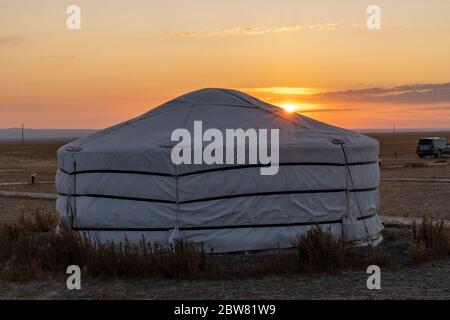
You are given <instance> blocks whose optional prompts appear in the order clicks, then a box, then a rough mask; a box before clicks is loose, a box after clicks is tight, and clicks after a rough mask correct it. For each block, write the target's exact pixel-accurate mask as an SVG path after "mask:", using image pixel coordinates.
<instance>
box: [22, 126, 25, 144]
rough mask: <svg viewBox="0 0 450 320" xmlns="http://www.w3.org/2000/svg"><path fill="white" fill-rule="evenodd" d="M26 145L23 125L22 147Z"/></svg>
mask: <svg viewBox="0 0 450 320" xmlns="http://www.w3.org/2000/svg"><path fill="white" fill-rule="evenodd" d="M24 144H25V134H24V126H23V123H22V145H24Z"/></svg>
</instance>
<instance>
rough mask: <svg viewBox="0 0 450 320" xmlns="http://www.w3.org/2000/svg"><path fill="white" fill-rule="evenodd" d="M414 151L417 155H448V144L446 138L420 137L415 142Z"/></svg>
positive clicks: (449, 153) (449, 145)
mask: <svg viewBox="0 0 450 320" xmlns="http://www.w3.org/2000/svg"><path fill="white" fill-rule="evenodd" d="M416 153H417V155H418V156H419V157H421V158H423V157H425V156H433V157H436V158H439V157H441V156H443V155H450V144H449V143H448V140H447V139H444V138H439V137H431V138H422V139H419V143H418V144H417V148H416Z"/></svg>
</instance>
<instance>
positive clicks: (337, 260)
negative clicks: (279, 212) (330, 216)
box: [296, 227, 390, 273]
mask: <svg viewBox="0 0 450 320" xmlns="http://www.w3.org/2000/svg"><path fill="white" fill-rule="evenodd" d="M296 247H297V249H298V254H299V263H298V267H299V271H300V272H308V273H335V272H338V271H342V270H350V269H355V268H366V267H367V266H369V265H372V264H375V265H378V266H380V267H381V266H388V265H389V264H390V259H389V257H388V256H387V255H386V254H385V253H384V251H383V249H382V248H380V247H377V248H373V247H367V248H364V249H363V251H360V252H357V251H356V250H355V249H354V248H353V247H350V246H349V245H348V244H347V243H346V242H345V241H343V240H342V239H340V238H335V237H333V236H332V235H331V234H330V233H329V232H325V231H324V230H322V229H321V228H319V227H315V228H313V229H311V230H309V231H308V232H307V233H306V234H304V235H301V236H299V237H298V238H297V244H296Z"/></svg>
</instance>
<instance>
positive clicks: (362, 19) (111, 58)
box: [0, 0, 450, 128]
mask: <svg viewBox="0 0 450 320" xmlns="http://www.w3.org/2000/svg"><path fill="white" fill-rule="evenodd" d="M376 2H377V4H378V5H379V6H380V8H381V12H382V29H381V30H379V31H370V30H368V29H367V28H366V26H365V24H366V19H367V14H366V8H367V6H368V5H369V4H372V2H369V1H364V0H354V1H352V0H349V1H345V2H344V3H342V2H341V1H339V2H337V1H324V0H322V1H300V0H281V1H271V0H267V1H257V0H248V1H238V0H227V1H225V0H217V1H206V0H196V1H187V0H178V1H163V0H154V1H144V0H129V1H119V0H96V1H87V0H79V1H76V4H78V5H79V6H80V7H81V13H82V28H81V30H76V31H73V30H72V31H70V30H68V29H67V28H66V18H67V16H68V15H67V14H66V12H65V11H66V8H67V6H68V5H69V4H72V3H74V2H73V1H51V0H44V1H29V0H14V1H12V0H0V6H1V10H0V128H5V127H18V126H20V124H21V123H25V125H26V126H27V127H34V128H103V127H107V126H110V125H112V124H115V123H117V122H120V121H123V120H126V119H128V118H131V117H134V116H136V115H139V114H141V113H144V112H145V111H147V110H148V109H150V108H152V107H154V106H157V105H158V104H160V103H162V102H164V101H166V100H168V99H171V98H173V97H175V96H177V95H180V94H183V93H185V92H188V91H191V90H195V89H199V88H203V87H225V88H235V89H239V90H243V91H245V92H247V93H249V94H252V95H255V96H257V97H259V98H261V99H264V100H266V101H268V102H271V103H274V104H278V105H281V104H295V105H298V106H299V109H298V111H299V112H302V113H304V114H306V115H308V116H311V117H313V118H316V119H318V120H322V121H326V122H330V123H332V124H335V125H338V126H344V127H347V128H389V127H391V126H392V124H393V122H395V123H396V125H397V127H398V128H449V127H450V84H448V83H450V59H449V57H450V23H449V21H450V19H449V18H450V1H439V0H431V1H430V0H428V1H420V0H416V1H395V2H393V1H384V0H383V1H376ZM414 84H416V85H414ZM417 84H420V86H419V85H417ZM371 88H378V89H376V90H374V89H371ZM365 89H371V90H365Z"/></svg>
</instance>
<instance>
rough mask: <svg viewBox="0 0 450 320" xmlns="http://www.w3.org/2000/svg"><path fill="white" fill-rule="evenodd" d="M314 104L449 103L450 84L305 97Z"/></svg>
mask: <svg viewBox="0 0 450 320" xmlns="http://www.w3.org/2000/svg"><path fill="white" fill-rule="evenodd" d="M307 100H308V101H315V102H365V103H399V104H418V103H442V102H449V103H450V83H440V84H432V83H431V84H412V85H404V86H398V87H392V88H367V89H356V90H345V91H334V92H323V93H318V94H314V95H310V96H307Z"/></svg>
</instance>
